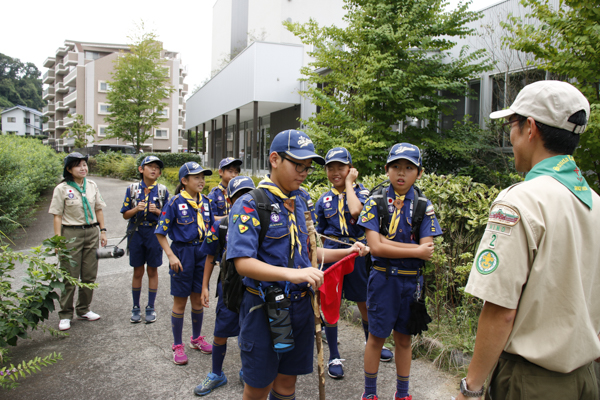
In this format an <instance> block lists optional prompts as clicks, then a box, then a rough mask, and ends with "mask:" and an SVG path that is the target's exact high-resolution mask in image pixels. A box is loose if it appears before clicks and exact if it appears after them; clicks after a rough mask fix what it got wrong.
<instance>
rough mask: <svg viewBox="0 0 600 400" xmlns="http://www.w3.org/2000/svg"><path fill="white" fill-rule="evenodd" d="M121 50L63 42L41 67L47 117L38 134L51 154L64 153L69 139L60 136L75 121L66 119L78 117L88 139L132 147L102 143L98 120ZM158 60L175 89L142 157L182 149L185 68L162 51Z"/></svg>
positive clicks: (124, 48)
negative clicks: (90, 130) (87, 127)
mask: <svg viewBox="0 0 600 400" xmlns="http://www.w3.org/2000/svg"><path fill="white" fill-rule="evenodd" d="M128 51H129V46H128V45H125V44H110V43H91V42H80V41H75V40H65V42H64V45H63V46H61V47H59V48H58V49H57V50H56V52H55V54H54V55H53V56H50V57H48V58H47V59H46V60H45V61H44V67H45V68H48V70H47V71H46V73H45V74H44V75H43V78H42V82H43V83H44V85H45V89H44V91H43V96H42V97H43V99H44V100H46V101H47V102H48V105H47V106H46V107H44V109H43V113H44V116H46V117H48V120H47V122H46V123H44V126H43V130H44V132H46V133H47V134H48V139H47V140H46V141H45V143H46V144H48V145H50V146H52V147H54V148H55V149H56V150H57V151H70V150H72V148H73V145H74V140H73V139H66V138H65V139H63V138H62V135H63V134H64V132H65V131H66V130H67V129H68V128H69V127H70V126H72V124H73V123H74V122H75V118H73V117H69V114H71V115H74V114H80V115H83V116H84V122H85V123H86V124H88V125H90V126H91V127H92V128H93V129H94V130H95V131H96V135H95V136H94V137H93V138H92V137H89V138H88V146H91V145H92V142H96V143H102V144H132V143H129V142H127V143H126V142H125V141H124V140H122V139H121V140H120V139H115V138H113V139H105V138H106V128H107V127H108V123H107V122H106V121H105V120H104V118H105V116H107V115H108V114H109V113H110V110H109V104H108V101H107V93H108V91H109V90H110V84H109V82H110V80H111V79H112V75H111V72H112V71H113V61H114V60H115V59H116V58H117V57H118V55H119V53H120V52H128ZM162 58H163V60H164V62H165V63H164V65H165V67H167V69H168V74H169V79H170V82H169V83H170V85H171V86H172V87H173V88H175V91H174V92H173V93H172V95H171V97H170V98H168V99H165V104H166V106H165V110H164V113H165V117H166V118H167V121H165V122H163V123H162V124H161V125H160V126H159V127H157V128H155V129H154V132H152V133H153V137H152V138H150V139H148V140H147V141H146V142H145V143H144V146H143V148H142V149H143V150H144V151H156V152H171V153H177V152H180V151H183V149H185V148H187V141H186V140H185V139H184V137H183V136H184V132H185V130H184V129H185V126H184V124H185V122H184V120H185V113H186V104H185V101H184V96H185V95H186V94H187V91H188V85H187V84H185V83H184V82H183V81H184V79H185V77H186V75H187V68H186V67H185V66H184V65H183V64H182V63H181V60H180V58H179V53H177V52H173V51H168V50H163V51H162Z"/></svg>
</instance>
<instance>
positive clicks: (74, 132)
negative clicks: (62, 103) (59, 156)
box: [62, 114, 96, 148]
mask: <svg viewBox="0 0 600 400" xmlns="http://www.w3.org/2000/svg"><path fill="white" fill-rule="evenodd" d="M69 118H75V122H73V126H71V127H70V128H69V130H67V131H65V132H64V133H63V135H62V137H68V138H75V147H77V148H82V147H86V145H87V144H88V137H89V136H91V137H92V138H93V137H94V135H95V134H96V131H95V130H94V128H92V127H91V126H89V125H88V124H84V123H83V115H81V114H75V115H71V114H69ZM92 141H93V139H92Z"/></svg>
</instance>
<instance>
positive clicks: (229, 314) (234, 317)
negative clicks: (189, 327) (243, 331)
mask: <svg viewBox="0 0 600 400" xmlns="http://www.w3.org/2000/svg"><path fill="white" fill-rule="evenodd" d="M217 296H218V297H219V300H217V311H216V314H217V317H216V318H215V332H214V334H213V335H214V336H216V337H220V338H228V337H235V336H237V335H239V334H240V314H238V313H235V312H233V311H231V310H230V309H229V308H227V307H225V302H224V301H223V286H222V285H221V282H219V283H218V284H217Z"/></svg>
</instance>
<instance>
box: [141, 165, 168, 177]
mask: <svg viewBox="0 0 600 400" xmlns="http://www.w3.org/2000/svg"><path fill="white" fill-rule="evenodd" d="M148 164H156V165H158V169H159V170H160V173H161V175H162V170H163V169H162V168H161V167H160V164H159V163H157V162H156V161H152V162H149V163H147V164H144V165H140V167H142V169H144V167H145V166H146V165H148ZM140 180H141V181H143V180H144V173H143V172H140Z"/></svg>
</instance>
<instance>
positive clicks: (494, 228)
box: [485, 222, 512, 236]
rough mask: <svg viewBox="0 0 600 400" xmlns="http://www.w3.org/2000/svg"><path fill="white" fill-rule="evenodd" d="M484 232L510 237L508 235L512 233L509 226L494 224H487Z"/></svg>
mask: <svg viewBox="0 0 600 400" xmlns="http://www.w3.org/2000/svg"><path fill="white" fill-rule="evenodd" d="M485 230H486V231H490V232H494V233H500V234H502V235H506V236H510V234H511V233H512V228H511V227H510V226H506V225H501V224H494V223H491V222H488V224H487V226H486V227H485Z"/></svg>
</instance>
